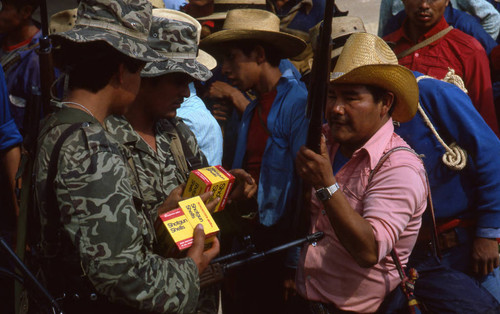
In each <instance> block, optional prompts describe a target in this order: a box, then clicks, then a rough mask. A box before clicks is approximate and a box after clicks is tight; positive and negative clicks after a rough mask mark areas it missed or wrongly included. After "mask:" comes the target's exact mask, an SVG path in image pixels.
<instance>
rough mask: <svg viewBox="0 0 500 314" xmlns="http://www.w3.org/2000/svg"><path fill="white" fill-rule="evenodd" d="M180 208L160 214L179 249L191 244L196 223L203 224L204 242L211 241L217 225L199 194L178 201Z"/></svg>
mask: <svg viewBox="0 0 500 314" xmlns="http://www.w3.org/2000/svg"><path fill="white" fill-rule="evenodd" d="M179 206H180V208H177V209H174V210H171V211H169V212H167V213H164V214H162V215H160V218H161V220H162V221H163V224H164V225H165V227H166V228H167V230H168V232H169V233H170V235H171V236H172V239H173V240H174V242H175V244H176V245H177V247H178V248H179V250H181V251H182V250H185V249H187V248H189V247H191V246H192V245H193V232H194V228H195V227H196V226H197V225H198V224H200V223H201V224H203V228H204V230H205V244H207V243H210V242H212V241H213V239H214V237H215V236H216V235H217V233H218V232H219V227H218V226H217V224H216V223H215V221H214V220H213V218H212V216H211V215H210V213H209V211H208V209H207V208H206V206H205V204H203V201H202V200H201V198H200V197H199V196H196V197H192V198H189V199H186V200H184V201H180V202H179Z"/></svg>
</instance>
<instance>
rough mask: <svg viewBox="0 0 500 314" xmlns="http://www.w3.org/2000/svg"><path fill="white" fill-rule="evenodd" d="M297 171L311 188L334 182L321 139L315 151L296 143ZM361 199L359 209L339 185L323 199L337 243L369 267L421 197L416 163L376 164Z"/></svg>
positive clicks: (423, 198) (395, 237) (384, 251)
mask: <svg viewBox="0 0 500 314" xmlns="http://www.w3.org/2000/svg"><path fill="white" fill-rule="evenodd" d="M394 154H396V153H394ZM296 163H297V170H298V172H299V174H300V176H301V177H302V178H303V179H304V180H305V181H306V182H308V183H310V184H311V185H312V186H313V187H314V188H315V189H319V188H322V187H328V186H331V185H333V184H335V183H336V179H335V177H334V175H333V171H332V166H331V162H330V160H329V157H328V153H327V150H326V145H325V140H324V138H323V139H322V143H321V154H316V153H314V152H313V151H312V150H309V149H307V148H305V147H302V148H301V149H300V151H299V153H298V155H297V160H296ZM371 186H372V187H371V188H370V189H369V190H367V192H366V194H365V195H360V196H359V197H364V201H363V213H362V215H360V214H359V213H358V212H357V211H355V210H354V209H353V208H352V207H351V205H350V204H349V203H348V201H347V199H346V197H345V195H344V193H343V192H342V191H341V189H339V190H337V191H336V192H335V193H334V194H333V195H332V197H331V198H330V199H329V200H327V201H324V202H323V205H324V207H325V210H326V213H327V216H328V219H329V221H330V223H331V225H332V227H333V229H334V230H335V234H336V235H337V237H338V238H339V241H340V242H341V244H342V246H343V247H344V248H345V249H346V250H347V251H348V252H349V254H350V255H351V256H352V257H353V258H354V260H355V261H356V263H358V265H359V266H361V267H366V268H368V267H372V266H373V265H375V264H376V263H377V262H378V261H380V260H381V259H382V258H384V257H385V256H386V255H387V254H389V252H390V251H391V250H392V248H393V246H394V243H396V241H397V240H398V239H399V236H400V235H401V233H402V232H403V231H404V230H405V228H406V226H407V225H408V222H409V221H410V220H411V219H412V217H413V215H415V214H417V210H418V209H423V208H424V207H423V205H425V202H426V187H425V186H426V185H425V179H424V178H422V174H421V173H419V172H418V170H417V169H415V168H413V167H411V166H406V165H399V166H392V167H390V168H387V169H384V170H380V171H379V172H378V173H377V175H376V176H375V177H374V179H373V181H372V183H371Z"/></svg>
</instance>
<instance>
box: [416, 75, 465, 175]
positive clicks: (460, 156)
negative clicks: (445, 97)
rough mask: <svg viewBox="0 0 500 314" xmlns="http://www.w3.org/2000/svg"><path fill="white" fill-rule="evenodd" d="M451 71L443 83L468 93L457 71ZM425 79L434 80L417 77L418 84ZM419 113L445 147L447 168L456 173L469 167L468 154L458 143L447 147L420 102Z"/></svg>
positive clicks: (444, 161)
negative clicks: (450, 84)
mask: <svg viewBox="0 0 500 314" xmlns="http://www.w3.org/2000/svg"><path fill="white" fill-rule="evenodd" d="M448 69H449V71H448V73H447V74H446V76H445V77H444V78H443V79H442V81H445V82H448V83H452V84H454V85H456V86H457V87H459V88H460V89H461V90H462V91H464V92H465V93H467V89H466V88H465V85H464V82H463V80H462V78H461V77H460V76H458V75H456V74H455V70H453V69H450V68H448ZM424 78H430V79H434V78H433V77H431V76H427V75H422V76H419V77H417V83H418V82H419V81H420V80H421V79H424ZM418 112H419V113H420V114H421V115H422V118H423V119H424V122H425V124H426V125H427V126H428V127H429V129H430V130H431V131H432V133H433V134H434V136H435V137H436V139H437V140H438V141H439V143H440V144H441V145H442V146H443V147H444V149H445V150H446V152H445V153H444V155H443V157H442V158H441V160H442V161H443V163H444V164H445V166H446V167H448V168H449V169H451V170H455V171H460V170H462V169H463V168H465V166H466V165H467V152H466V151H465V150H464V149H463V148H461V147H460V146H458V145H457V143H456V142H453V143H451V144H450V145H449V146H448V145H446V143H445V142H444V141H443V139H442V138H441V136H439V134H438V132H437V130H436V128H434V125H432V122H431V120H430V119H429V117H428V116H427V114H426V113H425V111H424V109H422V106H421V105H420V102H419V103H418Z"/></svg>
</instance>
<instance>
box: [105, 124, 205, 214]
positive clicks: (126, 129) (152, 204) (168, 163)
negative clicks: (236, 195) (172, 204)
mask: <svg viewBox="0 0 500 314" xmlns="http://www.w3.org/2000/svg"><path fill="white" fill-rule="evenodd" d="M106 128H107V130H108V131H109V133H111V134H112V135H113V136H114V138H115V139H116V140H118V141H119V142H120V143H121V144H122V145H123V146H125V147H126V148H128V150H129V152H130V153H131V154H132V160H133V162H134V166H135V170H136V172H137V176H138V178H139V188H140V190H141V193H142V195H143V196H144V200H145V202H146V204H147V207H148V210H151V211H152V215H156V214H157V211H156V209H157V207H158V206H159V205H160V204H161V203H162V202H163V201H164V200H165V199H166V198H167V196H168V195H169V194H170V192H172V190H173V189H175V188H176V187H177V186H178V185H180V184H182V183H185V182H186V179H187V177H186V176H185V174H183V173H182V172H181V171H180V170H179V168H178V167H177V165H176V163H175V160H174V157H173V154H172V152H171V150H170V144H171V142H172V137H174V136H178V135H177V133H178V134H180V135H181V138H184V139H185V140H186V141H187V144H188V145H187V146H188V147H189V148H190V149H191V152H192V153H193V154H194V156H195V157H196V158H198V159H199V160H201V161H202V163H203V164H204V165H207V164H208V163H207V160H206V158H205V155H203V153H202V152H201V150H200V147H199V146H198V143H197V142H196V137H195V136H194V134H193V132H191V130H190V129H189V128H188V126H187V125H186V124H185V123H184V122H182V120H181V119H180V118H173V119H170V120H167V119H162V120H160V121H158V122H157V123H156V125H155V129H156V130H155V133H156V150H157V151H156V152H155V151H154V150H153V149H152V148H151V147H150V146H149V145H148V144H147V143H146V141H144V140H143V139H142V138H141V137H140V135H139V134H137V132H135V131H134V129H133V128H132V125H130V123H128V121H127V120H125V118H123V117H116V116H110V117H108V119H107V120H106Z"/></svg>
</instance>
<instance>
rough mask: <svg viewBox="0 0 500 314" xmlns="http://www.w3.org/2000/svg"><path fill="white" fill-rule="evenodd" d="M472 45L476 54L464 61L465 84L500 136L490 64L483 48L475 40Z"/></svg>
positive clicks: (484, 117)
mask: <svg viewBox="0 0 500 314" xmlns="http://www.w3.org/2000/svg"><path fill="white" fill-rule="evenodd" d="M470 44H471V45H474V46H476V53H475V54H474V55H471V56H468V58H466V59H464V63H465V64H464V71H465V73H464V83H465V87H466V88H467V90H468V95H469V97H470V99H471V100H472V103H473V104H474V106H475V107H476V109H477V111H479V114H480V115H481V116H482V117H483V119H484V120H485V121H486V123H487V124H488V125H489V126H490V128H491V129H492V130H493V132H495V134H496V135H497V136H500V132H499V128H498V120H497V115H496V112H495V105H494V101H493V89H492V84H491V74H490V64H489V60H488V57H487V56H486V52H485V51H484V49H483V47H482V46H481V45H480V44H479V42H477V41H476V40H473V41H472V42H471V43H470Z"/></svg>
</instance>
